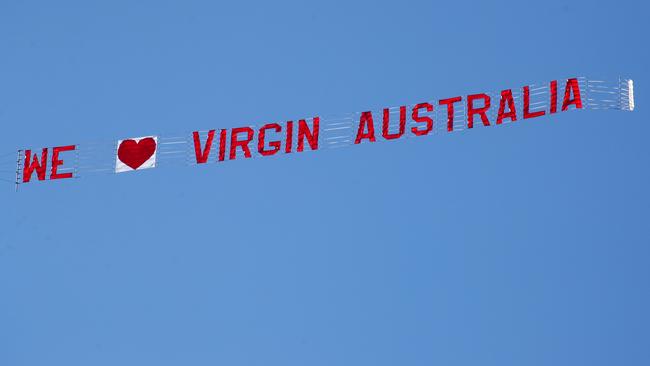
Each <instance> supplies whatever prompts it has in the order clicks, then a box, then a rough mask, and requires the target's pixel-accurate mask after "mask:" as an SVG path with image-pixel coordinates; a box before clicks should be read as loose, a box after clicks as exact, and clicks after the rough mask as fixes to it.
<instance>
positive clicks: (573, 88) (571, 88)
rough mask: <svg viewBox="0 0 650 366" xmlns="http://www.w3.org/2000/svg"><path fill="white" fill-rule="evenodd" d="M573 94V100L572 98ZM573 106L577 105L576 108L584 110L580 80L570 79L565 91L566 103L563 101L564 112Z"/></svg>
mask: <svg viewBox="0 0 650 366" xmlns="http://www.w3.org/2000/svg"><path fill="white" fill-rule="evenodd" d="M571 92H573V99H569V98H570V97H571ZM571 104H575V106H576V108H578V109H580V108H582V99H581V98H580V85H579V84H578V79H575V78H573V79H569V80H567V81H566V88H565V89H564V101H562V112H564V111H566V110H567V109H569V106H570V105H571Z"/></svg>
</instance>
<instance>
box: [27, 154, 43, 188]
mask: <svg viewBox="0 0 650 366" xmlns="http://www.w3.org/2000/svg"><path fill="white" fill-rule="evenodd" d="M30 160H31V162H30ZM34 170H36V177H37V178H38V180H45V173H46V170H47V148H45V149H43V152H42V153H41V161H40V162H39V161H38V156H36V155H34V157H33V159H32V150H25V167H24V168H23V183H27V182H29V180H30V179H32V172H34Z"/></svg>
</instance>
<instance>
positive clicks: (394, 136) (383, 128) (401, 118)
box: [381, 106, 406, 140]
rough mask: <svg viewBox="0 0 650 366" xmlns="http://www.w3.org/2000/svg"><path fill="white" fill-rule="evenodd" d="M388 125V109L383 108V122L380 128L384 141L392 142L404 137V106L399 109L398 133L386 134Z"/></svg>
mask: <svg viewBox="0 0 650 366" xmlns="http://www.w3.org/2000/svg"><path fill="white" fill-rule="evenodd" d="M389 125H390V109H388V108H384V121H383V124H382V126H381V135H382V136H384V138H385V139H386V140H394V139H398V138H400V137H402V135H404V130H405V129H406V106H401V107H399V131H398V132H397V133H392V134H391V133H388V127H390V126H389Z"/></svg>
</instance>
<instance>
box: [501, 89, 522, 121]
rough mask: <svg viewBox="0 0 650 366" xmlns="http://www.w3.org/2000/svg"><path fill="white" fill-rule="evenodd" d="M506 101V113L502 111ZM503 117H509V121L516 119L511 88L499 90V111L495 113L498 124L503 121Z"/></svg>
mask: <svg viewBox="0 0 650 366" xmlns="http://www.w3.org/2000/svg"><path fill="white" fill-rule="evenodd" d="M506 102H507V103H508V109H509V111H508V113H504V112H505V108H506ZM504 118H510V120H511V121H516V120H517V111H516V110H515V100H514V99H513V98H512V90H510V89H506V90H502V91H501V100H499V112H498V113H497V124H498V125H500V124H501V123H502V122H503V119H504Z"/></svg>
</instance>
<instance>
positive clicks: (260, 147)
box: [257, 123, 282, 156]
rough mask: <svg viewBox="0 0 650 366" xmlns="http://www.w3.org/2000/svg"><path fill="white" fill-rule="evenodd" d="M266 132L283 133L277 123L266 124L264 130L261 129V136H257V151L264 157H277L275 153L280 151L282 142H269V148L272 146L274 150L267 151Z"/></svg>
mask: <svg viewBox="0 0 650 366" xmlns="http://www.w3.org/2000/svg"><path fill="white" fill-rule="evenodd" d="M266 130H274V131H275V132H280V131H282V127H281V126H280V125H279V124H277V123H268V124H265V125H264V126H262V128H260V132H259V135H258V136H257V151H259V152H260V154H262V155H264V156H270V155H275V153H277V152H278V151H280V146H281V145H282V143H281V142H280V141H271V142H269V146H271V147H272V149H270V150H267V149H266V147H265V144H266V142H265V140H266Z"/></svg>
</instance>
